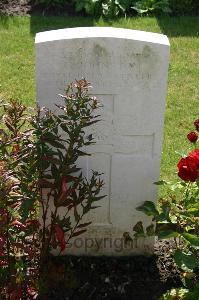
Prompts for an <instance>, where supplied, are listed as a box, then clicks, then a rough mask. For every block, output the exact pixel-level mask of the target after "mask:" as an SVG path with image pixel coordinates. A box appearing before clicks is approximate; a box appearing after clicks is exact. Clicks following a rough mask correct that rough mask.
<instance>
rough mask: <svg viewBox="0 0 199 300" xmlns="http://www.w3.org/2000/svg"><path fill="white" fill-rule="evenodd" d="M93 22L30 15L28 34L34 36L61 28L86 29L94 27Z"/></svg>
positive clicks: (89, 20) (73, 18)
mask: <svg viewBox="0 0 199 300" xmlns="http://www.w3.org/2000/svg"><path fill="white" fill-rule="evenodd" d="M94 23H95V20H94V19H93V18H86V17H72V16H70V17H69V16H59V17H57V16H48V17H47V16H46V17H42V16H37V15H31V21H30V32H31V34H32V35H35V34H36V33H37V32H41V31H47V30H55V29H61V28H72V27H87V26H94Z"/></svg>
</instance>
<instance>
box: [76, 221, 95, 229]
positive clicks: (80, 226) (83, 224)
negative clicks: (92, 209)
mask: <svg viewBox="0 0 199 300" xmlns="http://www.w3.org/2000/svg"><path fill="white" fill-rule="evenodd" d="M91 223H92V222H87V223H82V224H79V225H78V226H77V228H83V227H86V226H88V225H90V224H91Z"/></svg>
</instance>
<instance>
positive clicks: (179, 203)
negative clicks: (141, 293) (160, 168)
mask: <svg viewBox="0 0 199 300" xmlns="http://www.w3.org/2000/svg"><path fill="white" fill-rule="evenodd" d="M194 125H195V128H196V131H192V132H190V133H189V134H188V135H187V138H188V140H189V141H190V143H191V144H192V145H194V148H195V149H194V150H192V151H191V152H190V153H189V154H188V155H183V157H182V158H181V159H180V161H179V162H178V165H177V167H178V176H179V177H180V178H181V179H182V181H180V182H177V183H175V184H172V183H169V182H165V181H164V180H162V181H159V182H156V184H157V185H165V186H166V187H167V188H168V198H167V199H160V200H159V203H158V205H155V204H154V203H153V202H151V201H145V202H144V203H143V204H142V205H141V206H139V207H138V208H137V210H138V211H141V212H143V213H145V214H146V215H147V216H150V217H152V223H151V225H149V226H148V227H146V228H144V226H143V224H142V222H141V221H140V222H138V223H137V224H136V225H135V226H134V228H133V230H134V231H135V234H134V235H135V237H137V238H138V237H146V236H158V238H159V239H168V238H173V239H174V240H175V243H176V249H175V250H173V258H174V261H175V263H176V264H177V266H178V267H179V269H180V270H181V275H182V276H181V277H182V282H183V285H184V288H183V289H180V290H172V291H170V292H168V293H167V294H166V295H164V296H163V298H162V299H192V300H194V299H198V298H199V284H198V282H199V149H198V148H197V140H198V133H197V131H198V132H199V119H198V120H196V121H195V122H194ZM180 294H181V295H182V297H181V298H180V297H179V298H175V297H177V295H178V296H179V295H180Z"/></svg>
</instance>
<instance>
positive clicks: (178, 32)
mask: <svg viewBox="0 0 199 300" xmlns="http://www.w3.org/2000/svg"><path fill="white" fill-rule="evenodd" d="M157 22H158V25H159V27H160V29H161V31H162V33H164V34H166V35H167V36H168V37H180V36H182V37H183V36H186V37H189V36H190V37H199V17H157Z"/></svg>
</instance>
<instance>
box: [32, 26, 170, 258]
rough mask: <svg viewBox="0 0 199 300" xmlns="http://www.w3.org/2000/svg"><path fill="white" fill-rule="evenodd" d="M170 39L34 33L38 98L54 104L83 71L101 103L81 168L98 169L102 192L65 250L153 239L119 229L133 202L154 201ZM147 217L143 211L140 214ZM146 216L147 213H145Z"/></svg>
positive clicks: (129, 219) (109, 31) (128, 227)
mask: <svg viewBox="0 0 199 300" xmlns="http://www.w3.org/2000/svg"><path fill="white" fill-rule="evenodd" d="M168 59H169V41H168V38H167V37H166V36H165V35H162V34H156V33H150V32H143V31H134V30H129V29H120V28H105V27H88V28H70V29H61V30H55V31H48V32H41V33H38V34H37V36H36V87H37V101H38V103H39V105H40V106H46V107H50V108H51V109H54V108H55V107H54V103H55V102H59V103H60V99H59V100H58V96H57V95H58V94H60V93H61V94H62V93H63V91H64V88H65V86H66V84H68V83H70V82H72V81H74V80H75V79H81V78H85V79H86V80H88V81H90V82H91V84H92V86H93V91H92V94H94V95H96V96H97V97H98V98H99V99H100V100H101V102H102V103H103V105H104V107H103V109H102V111H101V113H102V119H103V121H101V122H99V123H97V124H96V126H95V127H93V132H94V135H95V138H96V141H97V143H96V145H95V146H92V147H90V149H89V150H90V152H91V153H93V156H92V157H86V158H84V159H83V160H81V166H82V167H83V170H84V173H85V174H87V176H89V175H88V174H89V171H90V170H91V169H94V170H98V171H99V172H103V173H104V181H105V187H104V190H103V193H105V194H106V195H107V197H106V198H104V199H103V200H101V201H100V205H101V207H100V208H97V209H96V210H93V211H92V214H90V215H89V216H88V220H90V219H91V220H92V222H93V223H92V225H90V227H89V230H88V232H87V233H86V234H85V235H84V236H79V237H78V239H76V240H75V241H73V242H71V245H70V247H69V248H68V249H67V253H73V254H93V255H101V254H105V255H126V254H135V253H144V252H150V251H151V250H152V246H153V239H149V238H147V239H142V240H140V241H138V242H137V241H133V242H132V243H130V246H129V243H128V244H126V243H125V242H124V240H123V233H124V232H132V228H133V225H135V224H136V223H137V221H139V220H143V218H144V215H143V214H142V213H139V212H138V211H137V210H136V209H135V208H136V207H137V206H138V205H140V204H142V203H143V202H144V201H146V200H149V201H150V200H151V201H155V200H156V197H157V195H156V192H157V188H156V186H155V185H154V184H153V182H155V181H157V180H159V170H160V158H161V146H162V133H163V124H164V110H165V97H166V87H167V70H168ZM146 220H147V218H146ZM146 222H147V221H146Z"/></svg>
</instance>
